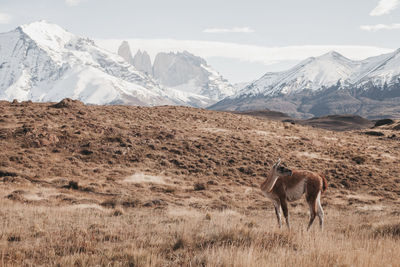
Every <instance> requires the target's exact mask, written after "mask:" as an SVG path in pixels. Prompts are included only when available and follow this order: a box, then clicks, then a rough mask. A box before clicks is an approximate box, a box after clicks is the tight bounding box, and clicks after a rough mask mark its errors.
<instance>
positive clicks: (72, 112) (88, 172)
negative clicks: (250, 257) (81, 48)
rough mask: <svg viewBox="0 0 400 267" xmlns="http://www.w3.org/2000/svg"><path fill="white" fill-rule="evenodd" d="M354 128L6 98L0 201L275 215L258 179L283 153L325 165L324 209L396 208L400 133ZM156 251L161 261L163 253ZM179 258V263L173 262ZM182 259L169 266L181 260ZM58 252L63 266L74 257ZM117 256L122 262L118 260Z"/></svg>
mask: <svg viewBox="0 0 400 267" xmlns="http://www.w3.org/2000/svg"><path fill="white" fill-rule="evenodd" d="M376 130H380V129H378V128H377V129H376ZM363 131H364V130H363ZM363 131H350V132H332V131H326V130H322V129H315V128H310V127H307V126H301V125H297V124H296V125H293V124H290V123H283V122H278V121H272V120H271V121H269V120H260V119H257V118H253V117H250V116H245V115H238V114H231V113H226V112H216V111H208V110H203V109H195V108H188V107H172V106H163V107H152V108H145V107H128V106H85V105H83V104H82V103H81V102H79V101H72V100H63V101H62V102H60V103H58V104H54V103H52V104H48V103H42V104H39V103H30V102H23V103H16V102H15V103H9V102H4V101H3V102H0V144H1V149H2V152H1V154H0V182H1V188H2V190H1V191H0V194H1V195H0V198H1V199H3V200H2V201H3V202H1V205H2V207H4V210H9V207H10V205H11V204H10V203H14V204H15V205H17V206H16V207H20V208H21V209H22V210H21V211H20V212H21V214H25V215H26V214H29V212H30V211H28V210H25V208H22V206H18V205H20V204H25V205H31V206H37V207H48V208H49V209H52V208H53V207H60V208H61V207H79V208H84V207H86V208H95V209H108V208H111V209H112V208H116V207H121V208H122V209H124V210H121V211H119V210H118V209H116V210H115V211H113V212H116V213H113V214H115V215H116V216H118V215H120V214H124V213H126V212H127V213H128V214H131V213H130V212H131V211H132V212H133V211H135V210H137V211H135V212H137V214H142V215H140V216H145V215H143V214H146V212H149V213H148V214H153V211H152V210H153V209H154V211H156V210H164V211H171V209H178V210H179V209H190V210H192V211H193V212H197V213H198V212H206V213H207V212H210V213H211V215H207V216H213V215H212V214H213V212H221V211H224V210H235V211H236V212H239V213H241V214H242V213H243V214H248V216H250V213H251V212H255V213H257V212H258V211H261V212H262V214H264V212H265V210H268V211H271V212H272V205H271V204H270V202H269V201H268V200H267V199H266V198H265V197H263V196H262V195H261V193H260V190H259V184H260V183H261V182H262V180H263V179H264V177H265V174H266V173H267V172H268V170H269V168H270V167H271V164H272V163H273V162H274V161H275V160H276V159H277V158H279V157H280V158H282V160H283V161H284V163H285V165H286V166H288V167H290V168H301V169H308V170H312V171H316V172H320V173H323V174H324V175H325V176H326V177H327V180H328V183H329V187H328V190H327V192H326V193H325V194H324V195H323V200H322V202H323V205H324V206H326V207H330V208H331V209H333V210H340V209H347V207H349V206H351V207H352V209H355V210H358V211H359V212H361V213H362V212H365V211H366V210H370V209H372V210H374V209H375V210H382V209H384V207H389V206H390V207H396V205H397V207H398V204H400V202H399V196H400V187H399V183H400V168H399V164H400V140H399V138H397V137H396V135H399V132H398V131H396V130H392V129H389V128H388V129H386V128H385V129H381V130H380V131H381V132H382V133H383V134H384V135H383V136H379V137H377V136H371V135H367V134H364V133H363ZM393 135H395V136H393ZM4 201H6V202H4ZM292 206H293V207H292V208H295V206H299V207H298V208H299V210H298V211H297V213H298V214H300V215H301V216H300V217H301V218H300V219H299V220H300V221H301V222H302V223H304V224H305V222H306V220H307V218H306V217H307V216H306V212H307V208H306V204H304V201H299V202H297V204H293V205H292ZM296 209H297V208H296ZM146 210H148V211H146ZM49 212H50V211H49ZM52 212H57V211H55V210H54V211H52ZM119 212H120V213H119ZM397 212H399V210H398V209H397ZM197 213H196V214H197ZM331 213H332V214H334V211H332V212H331ZM4 214H7V218H8V219H9V220H10V222H11V223H10V224H9V225H13V223H12V222H14V223H15V221H13V219H12V218H11V217H8V216H11V215H10V214H9V213H4ZM49 214H53V213H51V212H50V213H49ZM57 214H58V215H57V216H61V217H62V216H63V215H61V214H59V213H57ZM95 214H97V211H96V213H95ZM132 214H135V213H132ZM162 214H163V215H160V216H166V215H165V214H164V213H162ZM257 214H258V213H257ZM270 214H272V213H270ZM25 215H23V216H25ZM4 216H5V215H4ZM12 216H17V215H12ZM21 216H22V215H21ZM26 216H27V215H26ZM32 216H36V215H32ZM68 216H69V215H68ZM73 216H75V215H73ZM90 216H95V217H96V216H100V215H90ZM101 216H103V215H101ZM129 216H131V215H129ZM132 216H134V215H132ZM174 216H175V215H174ZM176 216H178V215H176ZM176 216H175V218H176ZM215 216H217V215H215ZM218 216H219V215H218ZM257 216H258V215H257ZM269 216H271V215H269ZM122 217H124V216H122ZM167 217H168V216H167ZM178 217H179V216H178ZM294 217H296V215H294ZM13 218H14V217H13ZM96 218H97V217H96ZM126 218H131V217H126ZM140 218H142V217H140ZM143 218H144V217H143ZM160 218H161V217H160ZM163 218H164V217H163ZM207 218H208V217H207ZM131 219H132V218H131ZM131 219H129V220H131ZM169 219H170V218H169V217H168V218H164V219H163V220H169ZM272 219H274V218H273V217H272ZM15 220H16V219H15ZM88 220H89V219H88ZM105 220H108V219H105ZM136 220H139V217H138V218H136V217H135V222H133V221H131V222H130V223H132V224H134V223H140V222H139V221H140V220H139V221H136ZM160 220H161V219H160ZM67 221H69V219H67V218H66V222H67ZM240 222H242V219H240ZM240 222H239V220H238V221H237V223H240ZM60 223H61V222H60ZM60 225H63V224H62V223H61V224H60ZM21 227H22V226H21ZM26 227H27V229H28V228H29V227H30V226H26ZM43 227H45V226H43ZM79 227H81V226H79ZM82 227H84V228H85V227H89V226H87V225H86V224H83V225H82ZM157 227H158V226H157ZM315 227H317V226H315ZM7 229H8V228H7ZM10 229H11V228H10ZM85 229H86V228H85ZM257 229H258V228H257ZM4 231H6V230H4ZM10 231H11V230H10ZM85 231H86V230H85ZM3 234H4V235H3V239H2V240H3V241H4V242H3V241H2V242H3V243H2V244H3V245H4V244H9V243H10V242H11V241H10V240H8V241H7V238H11V239H12V241H13V242H14V239H15V237H13V236H12V237H10V235H9V233H8V234H7V233H3ZM20 235H22V234H20ZM20 235H17V241H18V236H20ZM7 236H8V237H7ZM110 238H112V237H110ZM118 238H120V237H118ZM124 238H125V237H124ZM124 238H123V240H125V239H124ZM126 238H127V239H126V240H128V239H129V238H128V237H126ZM238 238H239V237H238ZM271 238H273V237H271ZM283 238H289V239H290V238H291V237H285V236H284V237H283ZM183 239H184V238H183ZM178 241H179V240H178ZM178 241H176V242H178ZM43 242H44V243H46V241H43ZM121 242H122V241H121ZM143 242H144V241H143ZM171 242H172V241H171ZM182 242H183V243H182V245H180V243H178V244H176V246H177V248H176V250H178V249H180V248H181V246H182V248H184V249H191V248H193V247H192V246H195V245H194V244H192V243H190V242H189V241H188V240H186V241H185V240H183V241H182ZM185 242H186V243H185ZM188 242H189V243H188ZM221 242H222V241H221ZM257 242H258V241H257ZM260 242H261V241H260ZM263 242H264V241H263ZM277 242H278V241H277ZM279 242H280V241H279ZM285 242H289V243H290V244H291V242H294V241H292V240H291V239H290V240H289V241H285ZM116 244H118V243H116ZM146 244H147V243H146ZM212 244H214V243H212ZM148 245H149V246H150V243H149V244H148ZM146 246H147V245H144V243H143V247H144V248H146ZM185 246H186V247H185ZM285 246H286V245H285ZM290 246H291V245H290ZM150 247H153V248H154V246H153V245H151V246H150ZM3 248H4V246H3ZM15 248H16V249H17V248H18V246H17V245H16V246H15ZM157 248H158V247H157ZM74 251H75V250H74ZM157 251H158V250H157ZM160 251H161V250H160ZM174 251H175V249H171V250H168V252H165V251H164V250H162V251H161V252H160V253H161V254H157V255H167V256H168V257H172V256H171V255H174V257H178V256H176V253H175V252H174ZM190 251H192V250H190ZM64 252H65V251H64ZM78 252H79V251H78ZM78 252H76V251H75V252H74V253H78ZM86 252H87V253H89V252H88V251H86V250H85V251H84V252H79V253H86ZM9 253H11V254H10V255H9V258H6V259H8V260H10V262H12V261H11V259H13V261H14V263H22V262H23V261H21V259H18V257H17V256H16V255H17V254H13V252H9ZM26 253H28V252H26ZM71 253H72V252H71ZM90 253H91V252H90ZM90 253H89V254H90ZM93 253H94V254H93V255H96V253H97V252H93ZM157 253H158V252H157ZM165 253H167V254H165ZM171 253H172V254H171ZM190 253H192V252H190ZM193 253H194V252H193ZM89 254H88V255H89ZM26 255H27V254H26ZM55 255H57V254H55ZM184 255H186V256H187V255H191V254H184ZM103 256H104V255H103ZM186 256H184V257H186ZM54 257H56V258H54V259H53V260H54V261H53V263H54V262H61V263H62V261H60V260H55V259H60V258H57V257H59V256H54ZM157 257H158V256H157ZM160 257H161V258H160V261H161V262H164V260H166V258H163V257H164V256H160ZM182 257H183V256H182ZM96 259H102V257H100V258H96ZM177 259H181V260H182V258H179V257H178V258H174V259H171V260H172V261H174V260H177ZM185 259H186V258H183V260H182V261H181V262H180V261H179V260H178V261H175V263H179V262H180V264H182V262H186V260H185ZM47 260H49V262H51V261H50V259H47ZM65 260H66V261H65V262H64V263H65V264H66V263H71V262H70V261H68V260H67V259H65ZM88 260H89V258H88ZM120 260H121V262H125V263H126V261H125V260H127V259H125V258H123V259H120ZM373 262H375V261H373ZM36 263H38V262H36ZM87 263H88V264H89V265H90V264H94V263H96V264H101V262H97V261H96V262H94V261H88V262H87ZM323 263H324V262H322V263H321V264H323ZM353 263H354V262H353ZM305 264H306V262H305ZM360 264H361V263H360ZM145 265H146V264H145ZM150 265H151V264H150ZM228 265H229V264H228ZM356 265H358V263H357V262H356ZM171 266H173V265H171Z"/></svg>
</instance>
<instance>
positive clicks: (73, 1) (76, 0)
mask: <svg viewBox="0 0 400 267" xmlns="http://www.w3.org/2000/svg"><path fill="white" fill-rule="evenodd" d="M86 1H88V0H65V3H66V4H67V5H69V6H77V5H79V4H80V3H82V2H86Z"/></svg>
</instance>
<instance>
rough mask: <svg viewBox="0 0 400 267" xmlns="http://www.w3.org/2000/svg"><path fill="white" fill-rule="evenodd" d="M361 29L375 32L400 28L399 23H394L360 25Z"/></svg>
mask: <svg viewBox="0 0 400 267" xmlns="http://www.w3.org/2000/svg"><path fill="white" fill-rule="evenodd" d="M360 28H361V30H364V31H372V32H376V31H379V30H397V29H400V23H394V24H389V25H388V24H376V25H362V26H360Z"/></svg>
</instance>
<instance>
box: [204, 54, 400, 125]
mask: <svg viewBox="0 0 400 267" xmlns="http://www.w3.org/2000/svg"><path fill="white" fill-rule="evenodd" d="M399 104H400V49H399V50H396V51H394V52H392V53H389V54H383V55H380V56H376V57H370V58H367V59H365V60H361V61H354V60H350V59H348V58H346V57H344V56H342V55H340V54H339V53H337V52H334V51H332V52H329V53H327V54H324V55H322V56H319V57H310V58H308V59H306V60H304V61H302V62H300V63H299V64H297V65H296V66H294V67H293V68H291V69H289V70H287V71H282V72H270V73H266V74H265V75H264V76H262V77H261V78H260V79H258V80H256V81H254V82H252V83H250V84H248V85H247V86H246V87H244V88H243V89H241V90H239V91H238V92H237V93H236V94H235V95H233V96H231V97H227V98H225V99H223V100H222V101H220V102H218V103H216V104H214V105H212V106H211V107H210V109H215V110H238V111H239V110H260V109H271V110H275V111H281V112H285V113H287V114H289V115H290V116H293V117H297V118H310V117H314V116H323V115H328V114H357V115H361V116H364V117H368V118H380V117H399V116H400V105H399Z"/></svg>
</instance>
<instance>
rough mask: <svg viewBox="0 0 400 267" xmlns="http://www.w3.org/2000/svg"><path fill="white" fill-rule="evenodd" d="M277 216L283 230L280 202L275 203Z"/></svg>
mask: <svg viewBox="0 0 400 267" xmlns="http://www.w3.org/2000/svg"><path fill="white" fill-rule="evenodd" d="M274 208H275V214H276V218H277V219H278V224H279V228H282V219H281V205H280V203H279V202H274Z"/></svg>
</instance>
